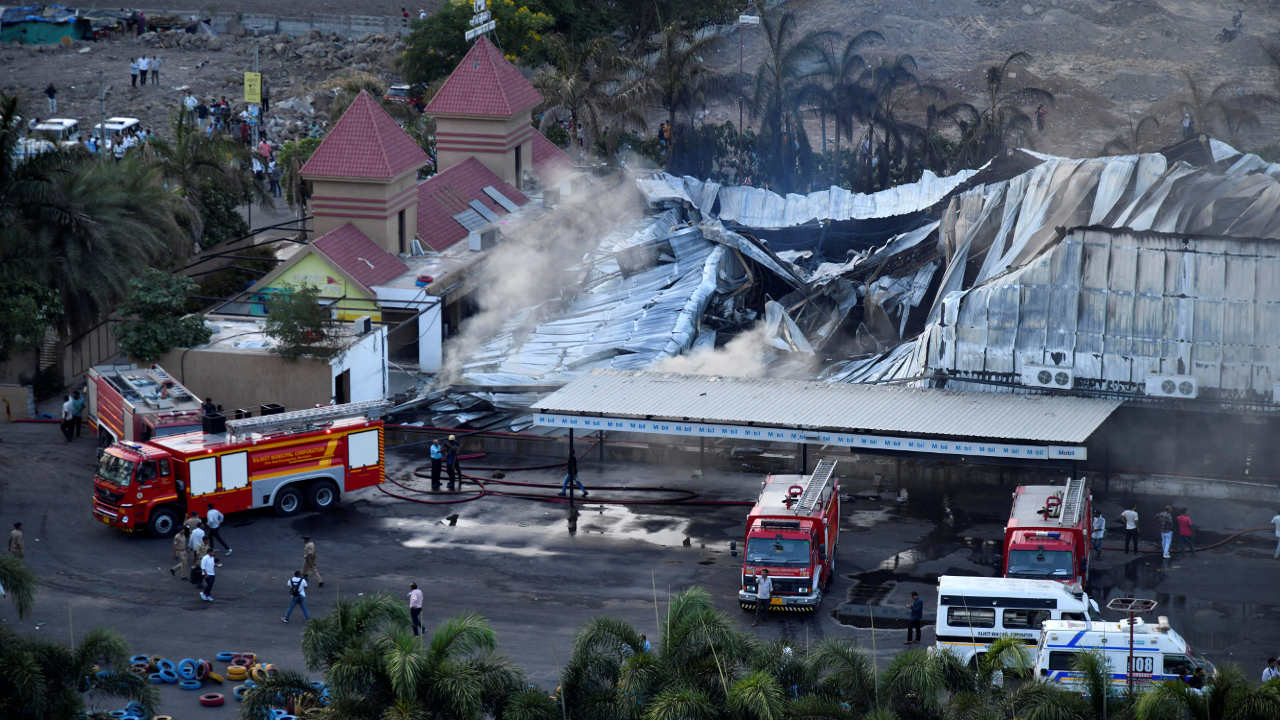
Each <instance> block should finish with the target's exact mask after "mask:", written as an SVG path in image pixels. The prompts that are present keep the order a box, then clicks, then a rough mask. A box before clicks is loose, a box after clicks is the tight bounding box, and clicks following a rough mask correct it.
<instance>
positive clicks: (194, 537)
mask: <svg viewBox="0 0 1280 720" xmlns="http://www.w3.org/2000/svg"><path fill="white" fill-rule="evenodd" d="M187 527H190V526H187ZM204 536H205V530H204V524H203V523H196V526H195V527H193V528H191V537H190V538H189V539H188V542H187V547H189V548H191V552H193V553H198V552H200V546H201V545H204ZM199 560H200V558H198V557H197V558H196V561H197V562H199Z"/></svg>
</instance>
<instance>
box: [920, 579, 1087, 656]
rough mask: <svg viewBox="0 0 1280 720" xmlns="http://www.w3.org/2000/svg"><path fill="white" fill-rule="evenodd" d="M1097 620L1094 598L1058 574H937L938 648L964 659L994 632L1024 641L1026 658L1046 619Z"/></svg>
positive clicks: (984, 644)
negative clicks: (1035, 576) (1051, 577)
mask: <svg viewBox="0 0 1280 720" xmlns="http://www.w3.org/2000/svg"><path fill="white" fill-rule="evenodd" d="M1090 619H1093V620H1095V621H1096V620H1098V619H1099V612H1098V604H1097V603H1095V602H1094V601H1092V600H1090V599H1089V596H1087V595H1085V594H1084V593H1083V592H1080V591H1079V590H1075V591H1074V592H1073V588H1072V587H1071V586H1068V585H1066V584H1063V583H1060V582H1058V581H1057V580H1029V579H1020V578H997V577H966V576H961V575H943V576H942V577H940V578H938V619H937V624H936V626H935V627H936V629H937V644H936V647H937V649H938V650H947V651H949V652H951V653H952V654H953V655H955V656H956V657H958V658H960V659H961V660H963V661H964V662H966V663H967V662H969V661H971V660H973V659H974V658H976V657H978V656H980V655H982V654H983V653H984V652H986V650H987V646H988V645H989V644H990V643H991V642H992V641H993V640H995V639H996V638H999V637H1004V636H1008V635H1011V636H1013V637H1016V638H1019V639H1020V640H1022V642H1023V644H1024V645H1026V646H1027V647H1026V650H1027V652H1026V655H1027V659H1028V660H1029V661H1030V660H1034V657H1033V650H1034V648H1035V646H1036V642H1037V641H1038V640H1039V639H1040V626H1041V624H1042V623H1044V622H1046V621H1048V620H1082V621H1086V622H1087V621H1089V620H1090Z"/></svg>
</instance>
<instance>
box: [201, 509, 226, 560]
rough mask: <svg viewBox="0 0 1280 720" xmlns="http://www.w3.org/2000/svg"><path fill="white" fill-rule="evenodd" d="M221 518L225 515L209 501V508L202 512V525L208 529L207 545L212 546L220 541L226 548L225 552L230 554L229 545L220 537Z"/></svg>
mask: <svg viewBox="0 0 1280 720" xmlns="http://www.w3.org/2000/svg"><path fill="white" fill-rule="evenodd" d="M223 519H225V516H224V515H223V514H222V511H220V510H218V508H216V507H214V506H213V503H209V509H208V510H207V511H206V512H205V514H204V526H205V527H206V528H208V529H209V547H214V546H215V545H216V544H217V543H222V547H224V548H226V550H227V554H228V555H230V554H231V546H230V545H228V544H227V541H226V540H223V539H222V532H221V530H220V528H221V527H222V521H223Z"/></svg>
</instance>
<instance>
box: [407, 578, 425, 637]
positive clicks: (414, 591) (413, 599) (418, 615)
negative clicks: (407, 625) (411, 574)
mask: <svg viewBox="0 0 1280 720" xmlns="http://www.w3.org/2000/svg"><path fill="white" fill-rule="evenodd" d="M409 617H410V618H412V619H413V634H414V635H417V634H418V631H419V630H421V629H422V591H421V590H419V589H418V583H409Z"/></svg>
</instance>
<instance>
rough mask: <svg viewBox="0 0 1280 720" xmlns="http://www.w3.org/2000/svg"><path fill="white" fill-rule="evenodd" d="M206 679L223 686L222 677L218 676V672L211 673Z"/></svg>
mask: <svg viewBox="0 0 1280 720" xmlns="http://www.w3.org/2000/svg"><path fill="white" fill-rule="evenodd" d="M205 678H206V679H208V680H212V681H214V682H216V683H218V684H219V685H221V684H222V676H221V675H219V674H218V673H216V672H211V673H209V674H208V675H205Z"/></svg>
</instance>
